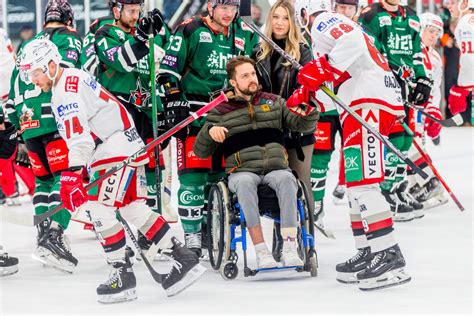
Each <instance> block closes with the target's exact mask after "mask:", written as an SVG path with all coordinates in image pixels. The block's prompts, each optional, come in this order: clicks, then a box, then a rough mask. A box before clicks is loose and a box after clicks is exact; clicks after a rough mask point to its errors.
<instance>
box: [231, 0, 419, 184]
mask: <svg viewBox="0 0 474 316" xmlns="http://www.w3.org/2000/svg"><path fill="white" fill-rule="evenodd" d="M240 15H241V18H242V20H243V21H244V22H245V24H247V26H248V27H250V28H251V29H252V30H253V31H254V32H255V33H257V34H258V35H259V36H260V37H261V38H262V39H263V40H264V41H265V42H267V43H268V44H269V45H271V46H272V47H273V49H274V50H275V51H276V52H278V53H279V54H280V55H281V56H283V57H284V58H285V59H286V60H288V61H289V62H290V63H291V64H292V65H293V67H295V69H297V70H301V68H302V66H301V65H300V64H299V63H298V61H296V60H295V59H294V58H293V57H291V56H290V55H288V54H287V53H286V52H285V51H284V50H283V49H282V48H281V47H280V46H278V45H277V44H276V43H275V42H274V41H273V40H272V39H271V38H269V37H268V36H266V35H265V34H264V33H263V32H262V31H260V29H259V28H258V27H256V26H255V25H254V24H253V21H252V17H251V16H250V0H242V1H241V2H240ZM319 88H320V89H321V90H322V91H323V92H324V93H325V94H326V95H327V96H328V97H330V98H331V99H332V100H333V101H334V102H336V103H337V104H338V105H339V106H340V107H341V108H342V109H344V111H346V112H347V113H348V114H349V115H351V116H352V117H353V118H354V119H356V120H357V122H359V123H360V124H361V125H362V126H364V127H365V129H367V131H369V132H370V133H372V135H374V136H375V138H377V139H378V140H379V141H381V142H382V143H384V144H385V146H386V147H387V148H388V149H390V150H391V151H392V152H393V153H394V154H395V155H397V156H398V158H400V159H401V160H403V161H404V162H405V163H406V164H407V165H408V166H410V168H412V170H413V171H415V172H416V173H418V174H419V175H420V176H421V177H422V178H423V179H427V178H428V175H427V174H426V173H425V172H424V171H423V170H421V169H420V168H419V167H418V166H417V165H415V163H414V162H413V161H411V160H410V159H409V158H408V157H407V156H406V155H404V154H403V153H402V152H400V151H399V150H398V148H396V147H395V146H394V145H393V144H392V143H391V142H390V141H389V140H388V139H387V138H386V137H384V136H382V134H380V133H379V132H378V131H377V130H375V129H374V128H373V127H372V126H370V125H369V124H367V122H365V121H364V119H362V118H361V117H360V116H359V115H358V114H357V113H356V112H354V110H352V109H351V108H350V107H348V106H347V105H345V104H344V102H342V100H341V99H339V97H338V96H336V95H335V94H334V93H333V92H332V91H331V90H329V89H328V88H327V87H325V86H324V85H321V86H320V87H319Z"/></svg>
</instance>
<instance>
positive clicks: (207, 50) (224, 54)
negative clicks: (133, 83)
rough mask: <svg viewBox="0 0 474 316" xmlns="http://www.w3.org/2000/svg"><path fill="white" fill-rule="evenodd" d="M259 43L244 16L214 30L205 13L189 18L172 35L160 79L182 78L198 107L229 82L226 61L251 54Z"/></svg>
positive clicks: (178, 80)
mask: <svg viewBox="0 0 474 316" xmlns="http://www.w3.org/2000/svg"><path fill="white" fill-rule="evenodd" d="M257 44H258V37H257V35H256V34H254V33H253V31H252V30H251V29H250V28H249V27H248V26H247V25H245V23H243V21H242V20H241V19H238V20H237V21H236V22H235V23H234V24H233V27H231V28H229V30H227V31H226V32H224V33H222V32H216V31H214V30H213V29H212V28H211V27H210V26H209V25H208V24H207V22H206V18H205V17H202V16H197V17H194V18H190V19H188V20H186V21H184V22H183V23H181V25H180V26H179V27H178V28H177V30H176V32H175V33H174V35H173V36H172V37H171V39H170V43H169V45H168V46H167V48H166V55H165V57H164V58H163V61H162V62H161V67H160V77H161V78H160V82H161V83H164V82H179V85H180V88H181V91H182V92H183V93H184V95H185V97H186V99H187V100H188V101H189V103H190V105H191V108H192V109H197V108H199V107H201V106H203V105H204V104H206V103H208V102H209V97H210V95H211V94H212V93H213V92H215V91H217V90H220V89H222V88H224V87H225V86H226V85H227V72H226V65H227V61H228V60H229V59H231V58H233V57H235V56H237V55H245V56H250V55H251V54H252V49H253V47H254V46H255V45H257Z"/></svg>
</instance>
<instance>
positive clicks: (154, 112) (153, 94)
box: [148, 12, 164, 214]
mask: <svg viewBox="0 0 474 316" xmlns="http://www.w3.org/2000/svg"><path fill="white" fill-rule="evenodd" d="M148 16H149V18H150V19H151V12H149V13H148ZM162 27H164V26H162ZM148 40H149V41H150V89H151V116H152V118H151V123H152V127H153V139H156V138H158V126H157V125H158V122H157V119H158V118H157V115H158V111H157V108H156V107H157V104H156V82H155V35H154V34H153V23H151V24H150V31H149V36H148ZM161 110H163V109H161ZM153 151H154V154H155V189H156V205H155V207H156V209H157V211H158V213H160V214H161V183H160V146H159V145H158V146H155V148H154V149H153Z"/></svg>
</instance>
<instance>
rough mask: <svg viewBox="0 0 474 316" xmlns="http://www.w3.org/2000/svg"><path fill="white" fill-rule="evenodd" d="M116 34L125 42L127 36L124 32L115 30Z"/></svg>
mask: <svg viewBox="0 0 474 316" xmlns="http://www.w3.org/2000/svg"><path fill="white" fill-rule="evenodd" d="M115 33H116V34H117V36H118V37H119V39H120V40H122V41H125V34H124V33H123V31H122V30H115Z"/></svg>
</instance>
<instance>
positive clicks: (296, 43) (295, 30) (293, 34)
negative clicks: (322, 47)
mask: <svg viewBox="0 0 474 316" xmlns="http://www.w3.org/2000/svg"><path fill="white" fill-rule="evenodd" d="M278 7H282V8H284V9H286V13H287V14H288V19H289V21H290V29H289V31H288V36H287V37H286V40H285V52H286V53H288V55H290V56H292V57H293V58H294V59H296V60H300V57H301V52H300V43H302V42H303V37H302V35H301V30H300V28H299V27H298V26H297V25H296V23H295V10H294V9H293V5H292V4H291V3H290V2H289V1H288V0H279V1H277V2H276V3H275V4H274V5H273V6H272V7H271V9H270V12H268V16H267V22H266V25H265V35H267V36H268V37H270V38H272V35H273V31H272V24H273V23H272V21H273V14H274V13H275V10H276V9H277V8H278ZM260 47H261V50H260V52H259V54H258V55H257V61H261V60H263V59H265V58H267V57H270V56H271V54H272V52H273V47H272V46H270V44H268V43H267V42H265V41H262V42H261V44H260ZM283 65H284V66H286V67H288V66H290V65H291V63H290V62H289V61H285V62H284V63H283Z"/></svg>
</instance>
